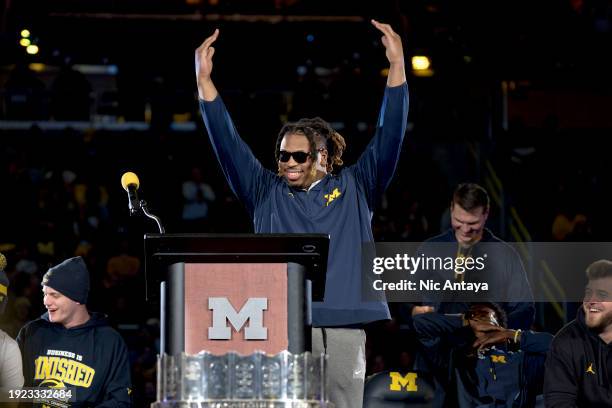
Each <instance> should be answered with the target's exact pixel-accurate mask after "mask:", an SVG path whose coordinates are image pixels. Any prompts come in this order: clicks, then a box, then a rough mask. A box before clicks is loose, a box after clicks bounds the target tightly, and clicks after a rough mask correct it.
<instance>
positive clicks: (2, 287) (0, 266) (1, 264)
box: [0, 254, 9, 313]
mask: <svg viewBox="0 0 612 408" xmlns="http://www.w3.org/2000/svg"><path fill="white" fill-rule="evenodd" d="M4 268H6V258H5V257H4V255H2V254H0V313H4V309H6V304H7V303H8V287H9V279H8V276H6V272H4Z"/></svg>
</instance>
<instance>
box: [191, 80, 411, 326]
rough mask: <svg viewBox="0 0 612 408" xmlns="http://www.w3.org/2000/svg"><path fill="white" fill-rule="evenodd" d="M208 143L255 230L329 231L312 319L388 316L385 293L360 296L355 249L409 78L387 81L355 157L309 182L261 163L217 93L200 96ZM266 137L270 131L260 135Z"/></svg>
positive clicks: (317, 322) (389, 156) (402, 116)
mask: <svg viewBox="0 0 612 408" xmlns="http://www.w3.org/2000/svg"><path fill="white" fill-rule="evenodd" d="M200 110H201V112H202V117H203V119H204V123H205V124H206V128H207V129H208V135H209V138H210V141H211V143H212V147H213V149H214V151H215V154H216V155H217V159H218V160H219V163H220V165H221V169H222V170H223V174H224V175H225V177H226V179H227V181H228V183H229V185H230V187H231V188H232V190H233V191H234V193H235V194H236V195H237V196H238V198H239V199H240V200H241V201H242V202H243V203H244V204H245V205H246V207H247V209H248V211H249V213H250V215H251V217H252V219H253V224H254V228H255V232H256V233H303V234H307V233H324V234H329V235H330V248H329V257H328V260H327V280H326V282H325V299H324V301H323V302H314V303H313V308H312V309H313V310H312V317H313V325H314V326H323V327H330V326H349V325H358V324H363V323H367V322H372V321H376V320H384V319H388V318H389V309H388V307H387V304H386V302H385V301H382V300H380V301H369V302H366V301H363V300H362V291H361V255H362V245H363V244H364V243H372V242H374V237H373V235H372V214H373V210H374V206H375V204H376V203H377V202H378V200H379V199H380V197H381V196H382V194H383V192H384V190H385V189H386V188H387V185H388V184H389V182H390V181H391V178H392V177H393V174H394V172H395V167H396V165H397V162H398V160H399V154H400V150H401V146H402V141H403V139H404V133H405V131H406V121H407V115H408V86H407V85H406V84H405V83H404V84H403V85H400V86H396V87H387V88H386V90H385V95H384V98H383V102H382V106H381V110H380V114H379V117H378V122H377V126H376V132H375V134H374V137H373V139H372V140H371V141H370V143H369V145H368V146H367V148H366V150H365V152H364V153H363V154H362V155H361V157H360V158H359V160H358V161H357V163H355V164H354V165H352V166H349V167H346V168H344V169H342V170H341V171H340V172H339V174H337V175H332V174H327V175H326V176H325V177H324V178H323V179H321V181H320V182H319V183H317V184H316V185H314V186H313V187H312V188H311V189H310V190H308V191H304V190H301V189H295V188H292V187H290V186H289V185H288V184H287V183H286V181H285V179H284V178H282V177H280V176H278V175H277V174H275V173H273V172H271V171H269V170H266V169H264V168H263V166H262V165H261V163H260V162H259V161H258V160H257V158H255V156H254V155H253V153H252V152H251V149H250V148H249V147H248V146H247V144H246V143H245V142H244V141H243V140H242V139H241V138H240V136H239V135H238V132H237V131H236V128H235V127H234V124H233V122H232V120H231V118H230V116H229V113H228V112H227V110H226V108H225V105H224V104H223V102H222V101H221V98H220V97H219V96H217V98H216V99H215V100H213V101H211V102H206V101H200ZM265 140H268V139H265Z"/></svg>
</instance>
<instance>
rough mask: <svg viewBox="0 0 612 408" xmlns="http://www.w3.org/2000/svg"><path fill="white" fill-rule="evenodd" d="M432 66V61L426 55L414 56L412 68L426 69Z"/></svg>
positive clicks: (415, 69) (417, 69) (416, 69)
mask: <svg viewBox="0 0 612 408" xmlns="http://www.w3.org/2000/svg"><path fill="white" fill-rule="evenodd" d="M430 66H431V61H430V60H429V58H428V57H426V56H424V55H415V56H413V57H412V69H413V70H414V71H425V70H426V69H429V67H430Z"/></svg>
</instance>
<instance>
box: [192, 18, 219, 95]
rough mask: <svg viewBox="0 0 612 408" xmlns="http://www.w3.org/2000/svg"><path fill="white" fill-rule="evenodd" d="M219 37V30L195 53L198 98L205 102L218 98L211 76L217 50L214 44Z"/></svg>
mask: <svg viewBox="0 0 612 408" xmlns="http://www.w3.org/2000/svg"><path fill="white" fill-rule="evenodd" d="M218 36H219V29H216V30H215V32H214V33H213V34H212V35H211V36H210V37H208V38H207V39H205V40H204V42H203V43H202V45H200V46H199V47H198V48H197V49H196V51H195V71H196V81H197V83H198V96H199V97H200V99H204V100H205V101H212V100H213V99H215V98H216V97H217V89H216V88H215V86H214V84H213V82H212V79H211V78H210V74H211V73H212V69H213V62H212V57H213V55H214V54H215V48H214V47H212V44H213V43H214V42H215V41H216V40H217V37H218Z"/></svg>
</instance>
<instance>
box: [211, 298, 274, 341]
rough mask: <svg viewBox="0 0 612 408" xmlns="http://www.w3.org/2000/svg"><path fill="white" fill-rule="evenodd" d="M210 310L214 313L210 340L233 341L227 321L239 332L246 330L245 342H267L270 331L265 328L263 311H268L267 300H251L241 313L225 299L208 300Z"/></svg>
mask: <svg viewBox="0 0 612 408" xmlns="http://www.w3.org/2000/svg"><path fill="white" fill-rule="evenodd" d="M208 308H209V309H210V310H212V311H213V316H212V327H209V328H208V339H209V340H231V338H232V330H231V329H230V328H229V327H228V326H227V324H226V323H225V321H226V320H228V321H229V323H230V324H231V325H232V326H233V327H234V329H235V330H236V331H237V332H239V331H240V330H241V329H242V327H243V326H244V325H245V323H246V321H247V320H248V321H249V325H248V326H247V327H246V328H245V329H244V339H245V340H266V339H267V338H268V329H266V328H265V327H263V311H264V310H267V309H268V299H267V298H250V299H249V300H247V302H246V303H245V304H244V306H243V307H242V309H240V311H239V312H236V310H235V309H234V307H233V306H232V304H231V303H230V302H229V300H227V298H224V297H211V298H208Z"/></svg>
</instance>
